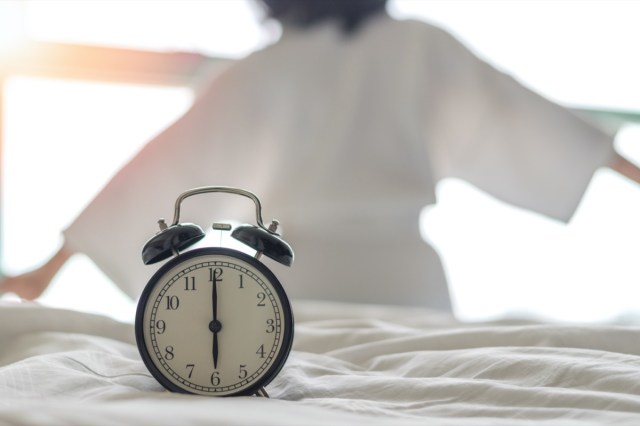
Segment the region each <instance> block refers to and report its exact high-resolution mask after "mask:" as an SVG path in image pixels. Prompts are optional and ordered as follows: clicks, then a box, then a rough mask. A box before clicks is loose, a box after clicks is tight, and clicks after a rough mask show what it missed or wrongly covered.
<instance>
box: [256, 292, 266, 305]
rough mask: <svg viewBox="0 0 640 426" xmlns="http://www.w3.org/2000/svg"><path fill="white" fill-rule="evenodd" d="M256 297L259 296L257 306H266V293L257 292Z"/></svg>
mask: <svg viewBox="0 0 640 426" xmlns="http://www.w3.org/2000/svg"><path fill="white" fill-rule="evenodd" d="M256 297H257V298H258V304H257V305H256V306H265V305H264V299H266V298H267V295H266V294H264V293H258V294H256Z"/></svg>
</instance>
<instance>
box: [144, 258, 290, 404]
mask: <svg viewBox="0 0 640 426" xmlns="http://www.w3.org/2000/svg"><path fill="white" fill-rule="evenodd" d="M292 339H293V317H292V314H291V308H290V305H289V301H288V299H287V297H286V295H285V293H284V290H283V289H282V286H281V285H280V283H279V281H278V280H277V278H276V277H275V276H274V275H273V273H271V271H270V270H269V269H268V268H267V267H265V266H264V265H263V264H262V263H260V262H259V261H257V260H256V259H255V258H253V257H251V256H248V255H246V254H244V253H241V252H238V251H236V250H231V249H226V248H203V249H197V250H192V251H189V252H186V253H183V254H181V255H180V256H178V257H176V258H174V259H173V260H171V261H170V262H168V263H167V264H165V265H164V266H163V267H162V268H161V269H160V270H159V271H158V272H157V273H156V274H155V275H154V276H153V277H152V278H151V280H150V281H149V284H147V287H145V290H144V292H143V293H142V296H141V298H140V301H139V303H138V312H137V314H136V340H137V343H138V349H139V350H140V354H141V355H142V358H143V360H144V362H145V364H146V365H147V368H148V369H149V371H151V373H152V374H153V376H154V377H155V378H156V379H157V380H158V381H159V382H160V383H161V384H162V385H163V386H165V387H166V388H167V389H169V390H171V391H175V392H187V393H195V394H201V395H212V396H227V395H248V394H252V393H255V392H256V391H257V390H259V389H260V388H261V387H263V386H265V385H266V384H267V383H269V382H270V381H271V380H272V379H273V378H274V377H275V375H276V374H277V373H278V372H279V371H280V369H281V368H282V366H283V364H284V362H285V361H286V359H287V356H288V354H289V352H290V350H291V343H292Z"/></svg>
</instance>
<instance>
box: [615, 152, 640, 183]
mask: <svg viewBox="0 0 640 426" xmlns="http://www.w3.org/2000/svg"><path fill="white" fill-rule="evenodd" d="M609 167H611V168H612V169H613V170H615V171H617V172H618V173H620V174H621V175H623V176H625V177H627V178H629V179H631V180H632V181H634V182H636V183H638V184H640V167H638V166H636V165H635V164H633V163H632V162H630V161H629V160H627V159H626V158H624V157H623V156H622V155H620V154H618V153H616V154H614V156H613V158H612V159H611V162H610V163H609Z"/></svg>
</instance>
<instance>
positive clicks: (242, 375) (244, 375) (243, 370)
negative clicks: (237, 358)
mask: <svg viewBox="0 0 640 426" xmlns="http://www.w3.org/2000/svg"><path fill="white" fill-rule="evenodd" d="M248 375H249V373H248V372H247V365H246V364H240V373H238V379H246V378H247V376H248Z"/></svg>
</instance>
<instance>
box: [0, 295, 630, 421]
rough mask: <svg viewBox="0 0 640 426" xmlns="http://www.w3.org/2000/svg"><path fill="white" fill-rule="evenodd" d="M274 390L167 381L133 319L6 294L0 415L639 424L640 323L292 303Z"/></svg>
mask: <svg viewBox="0 0 640 426" xmlns="http://www.w3.org/2000/svg"><path fill="white" fill-rule="evenodd" d="M294 311H295V316H296V337H295V341H294V350H293V352H292V353H291V356H290V358H289V360H288V362H287V364H286V365H285V367H284V369H283V370H282V372H281V374H280V375H279V376H278V377H277V378H276V379H275V380H274V381H273V382H272V383H271V384H270V385H269V386H268V391H269V393H270V395H271V398H270V399H266V398H258V397H238V398H206V397H198V396H188V395H178V394H172V393H169V392H167V391H164V390H163V388H162V387H161V386H160V385H159V384H158V383H157V382H156V381H155V380H154V379H153V378H152V377H151V375H150V374H149V373H148V371H147V370H146V369H145V366H144V364H143V362H142V361H141V359H140V356H139V354H138V351H137V348H136V345H135V340H134V333H133V325H132V324H128V323H123V322H118V321H115V320H113V319H110V318H108V317H103V316H99V315H95V314H88V313H82V312H77V311H71V310H63V309H54V308H49V307H46V306H42V305H39V304H36V303H18V302H0V324H1V327H0V342H1V346H0V424H19V425H58V424H60V425H76V424H77V425H88V426H92V425H109V424H132V425H143V424H150V425H151V424H153V425H176V424H188V425H218V424H220V425H258V426H260V425H309V424H314V425H337V424H367V425H424V424H430V425H484V424H491V425H503V424H504V425H532V424H535V425H546V424H553V425H558V424H559V425H590V424H614V423H615V424H629V425H638V424H640V327H635V326H630V325H597V326H596V325H571V324H542V323H532V322H507V321H501V322H493V323H473V324H469V323H461V322H458V321H456V320H455V319H454V318H452V317H450V316H448V315H444V314H440V313H437V312H433V311H428V310H421V309H415V308H411V309H407V308H399V307H393V306H371V305H352V304H338V303H321V302H303V301H298V302H295V303H294Z"/></svg>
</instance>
